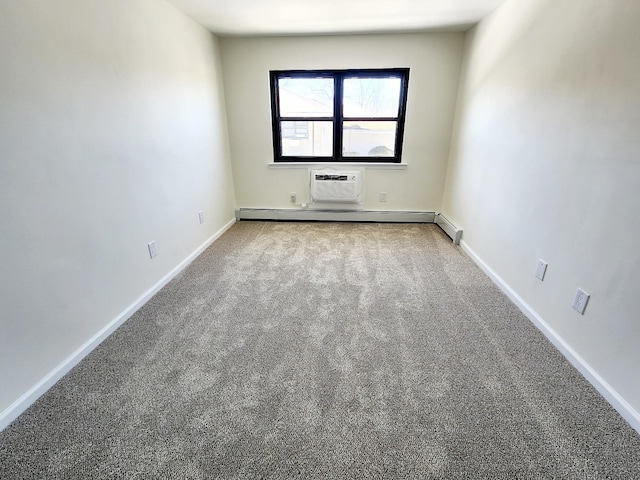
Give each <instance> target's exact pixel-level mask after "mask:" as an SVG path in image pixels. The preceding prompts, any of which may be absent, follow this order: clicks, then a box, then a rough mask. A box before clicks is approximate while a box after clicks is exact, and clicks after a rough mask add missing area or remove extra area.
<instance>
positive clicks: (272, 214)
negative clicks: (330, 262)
mask: <svg viewBox="0 0 640 480" xmlns="http://www.w3.org/2000/svg"><path fill="white" fill-rule="evenodd" d="M435 215H436V214H435V212H412V211H375V210H322V209H304V210H303V209H300V208H297V209H296V208H289V209H287V208H240V209H239V210H236V218H237V219H238V220H294V221H323V222H399V223H433V222H434V221H435Z"/></svg>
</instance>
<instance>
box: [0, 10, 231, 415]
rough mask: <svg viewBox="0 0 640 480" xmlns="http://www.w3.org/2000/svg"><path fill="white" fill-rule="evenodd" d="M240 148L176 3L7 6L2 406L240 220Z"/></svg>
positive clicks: (211, 60)
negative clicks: (153, 252)
mask: <svg viewBox="0 0 640 480" xmlns="http://www.w3.org/2000/svg"><path fill="white" fill-rule="evenodd" d="M227 141H228V136H227V132H226V119H225V109H224V100H223V90H222V80H221V76H220V65H219V53H218V45H217V40H216V39H215V37H213V36H212V35H211V34H210V33H209V32H208V31H206V30H205V29H203V28H202V27H200V26H198V25H197V24H195V23H194V22H193V21H192V20H191V19H189V18H188V17H186V16H185V15H184V14H182V13H180V12H179V11H178V10H176V9H175V8H174V7H172V6H170V5H169V4H168V3H166V2H164V1H163V0H137V1H135V2H131V1H129V0H109V1H73V0H55V1H42V0H5V1H2V2H0V219H1V222H0V229H1V235H0V255H1V258H2V275H0V386H1V387H0V414H1V413H2V412H3V411H4V410H5V409H7V407H8V406H9V405H11V404H12V402H14V401H16V399H18V398H19V397H20V396H21V395H23V394H24V393H25V392H27V391H28V390H29V389H30V388H32V387H33V386H34V385H35V384H36V383H38V382H39V381H40V380H41V379H42V378H43V377H45V376H46V375H47V374H48V373H49V372H51V371H52V370H53V369H54V368H55V367H56V366H58V365H59V364H60V363H61V362H63V361H64V360H65V359H66V358H67V357H68V356H69V355H71V354H72V353H73V352H74V351H75V350H76V349H77V348H78V347H80V346H81V345H83V344H84V343H85V342H87V340H88V339H90V338H91V337H93V336H94V335H95V334H96V333H97V332H99V331H100V330H101V329H102V328H103V327H105V325H107V324H108V323H109V322H111V321H112V320H113V319H114V318H116V317H117V316H118V315H119V314H120V313H121V312H123V310H125V309H126V308H127V307H128V306H129V305H130V304H132V302H134V301H135V300H136V299H137V298H138V297H140V296H141V295H142V294H143V293H144V292H145V291H147V290H148V289H149V288H151V287H152V286H153V285H154V284H156V283H157V282H158V281H160V279H162V278H163V277H164V276H165V275H166V274H167V273H168V272H170V271H171V270H172V269H173V268H174V267H176V266H177V265H178V264H179V263H180V262H181V261H182V260H184V259H185V258H186V257H188V256H189V254H191V253H192V252H193V251H194V250H196V249H197V248H198V247H199V246H200V245H202V244H203V243H204V242H205V241H206V240H207V239H208V238H210V237H211V236H212V235H214V233H215V232H217V231H218V230H220V229H221V228H222V227H223V226H224V225H225V224H227V223H228V222H229V221H231V220H232V219H233V217H234V206H235V205H234V194H233V184H232V179H231V168H230V162H229V154H228V143H227ZM199 210H204V212H205V216H206V222H205V224H203V225H200V224H199V223H198V215H197V212H198V211H199ZM151 240H155V241H156V242H157V248H158V256H157V257H156V258H155V259H154V260H150V259H149V256H148V252H147V243H148V242H149V241H151Z"/></svg>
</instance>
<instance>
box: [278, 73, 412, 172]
mask: <svg viewBox="0 0 640 480" xmlns="http://www.w3.org/2000/svg"><path fill="white" fill-rule="evenodd" d="M408 81H409V69H408V68H400V69H378V70H332V71H324V70H323V71H272V72H271V110H272V125H273V148H274V157H275V161H276V162H296V161H301V162H309V161H318V162H341V161H348V162H384V163H399V162H400V161H401V153H402V140H403V134H404V117H405V110H406V99H407V87H408ZM305 126H306V128H305Z"/></svg>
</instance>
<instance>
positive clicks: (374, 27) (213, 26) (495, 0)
mask: <svg viewBox="0 0 640 480" xmlns="http://www.w3.org/2000/svg"><path fill="white" fill-rule="evenodd" d="M169 2H171V3H172V4H174V5H175V6H176V7H178V8H179V9H180V10H182V11H183V12H185V13H186V14H188V15H190V16H191V17H193V18H194V19H195V20H196V21H197V22H199V23H200V24H202V25H204V26H205V27H207V28H208V29H210V30H211V31H213V32H215V33H217V34H220V35H300V34H336V33H374V32H401V31H424V30H464V29H466V28H467V27H469V26H470V25H472V24H474V23H477V22H478V21H479V20H480V19H482V18H483V17H485V16H486V15H488V14H489V13H491V12H492V11H493V10H494V9H495V8H496V7H498V6H499V5H500V4H502V3H504V2H505V0H169Z"/></svg>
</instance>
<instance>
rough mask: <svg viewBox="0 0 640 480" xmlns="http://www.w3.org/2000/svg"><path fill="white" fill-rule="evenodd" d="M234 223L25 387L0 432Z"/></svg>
mask: <svg viewBox="0 0 640 480" xmlns="http://www.w3.org/2000/svg"><path fill="white" fill-rule="evenodd" d="M234 223H236V219H235V218H234V219H232V220H231V221H229V222H228V223H227V224H226V225H224V226H223V227H222V228H221V229H220V230H218V231H217V232H216V233H215V234H213V235H212V236H211V237H210V238H208V239H207V240H206V241H205V242H204V243H203V244H202V245H200V246H199V247H198V248H197V249H196V250H194V251H193V252H192V253H191V254H190V255H189V256H188V257H187V258H185V259H184V260H183V261H182V262H180V263H179V264H178V265H177V266H176V267H175V268H174V269H173V270H171V271H170V272H169V273H167V274H166V275H165V276H164V277H162V278H161V279H160V280H159V281H158V282H157V283H156V284H155V285H154V286H153V287H151V288H150V289H149V290H147V291H146V292H145V293H143V294H142V295H141V296H140V297H138V299H136V300H135V301H134V302H133V303H132V304H131V305H129V306H128V307H127V308H126V309H125V310H124V311H123V312H122V313H120V315H118V316H117V317H116V318H114V319H113V320H111V321H110V322H109V323H108V324H107V325H106V326H104V327H103V328H102V329H101V330H100V331H98V332H97V333H96V334H95V335H94V336H93V337H91V338H90V339H89V340H87V342H85V343H84V345H82V346H81V347H80V348H78V349H77V350H76V351H75V352H73V353H72V354H71V355H69V356H68V357H67V358H66V359H65V360H63V361H62V363H60V364H59V365H58V366H57V367H55V368H54V369H53V370H51V371H50V372H49V373H48V374H47V375H46V376H45V377H44V378H42V379H41V380H40V381H39V382H38V383H36V384H35V385H34V386H33V387H31V388H30V389H29V390H27V391H26V392H25V393H24V394H23V395H22V396H21V397H20V398H18V399H17V400H16V401H15V402H13V403H12V404H11V405H9V406H8V407H7V408H6V409H5V410H4V411H3V412H2V413H0V431H2V430H4V429H5V428H6V427H8V426H9V425H10V424H11V422H13V421H14V420H15V419H16V418H18V416H20V414H22V413H23V412H24V411H25V410H26V409H27V408H29V407H30V406H31V405H32V404H33V403H34V402H35V401H36V400H37V399H38V398H40V397H41V396H42V395H43V394H44V393H45V392H46V391H47V390H49V389H50V388H51V387H52V386H53V385H55V383H56V382H57V381H58V380H60V379H61V378H62V377H64V376H65V375H66V374H67V373H68V372H69V371H70V370H71V369H72V368H73V367H75V366H76V365H77V364H78V363H80V361H81V360H82V359H83V358H84V357H86V356H87V355H88V354H89V353H90V352H91V351H92V350H93V349H94V348H96V347H97V346H98V345H100V343H102V342H103V341H104V340H105V339H106V338H107V337H108V336H109V335H111V334H112V333H113V332H114V331H115V330H116V329H117V328H118V327H119V326H120V325H122V324H123V323H124V322H125V321H127V320H128V319H129V318H130V317H131V316H132V315H133V314H134V313H135V312H136V311H137V310H138V309H139V308H140V307H142V306H143V305H144V304H145V303H147V301H149V299H150V298H151V297H153V296H154V295H155V294H156V293H158V291H160V289H161V288H162V287H164V286H165V285H166V284H167V283H169V282H170V281H171V280H172V279H173V278H174V277H175V276H176V275H178V274H179V273H180V272H181V271H182V270H184V269H185V268H186V267H187V266H188V265H189V264H190V263H191V262H193V260H195V259H196V257H197V256H198V255H200V254H201V253H202V252H203V251H204V250H205V249H207V248H208V247H209V246H210V245H211V244H212V243H213V242H215V241H216V240H217V239H218V238H220V236H221V235H222V234H223V233H224V232H226V231H227V230H228V229H229V228H231V227H232V226H233V224H234Z"/></svg>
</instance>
